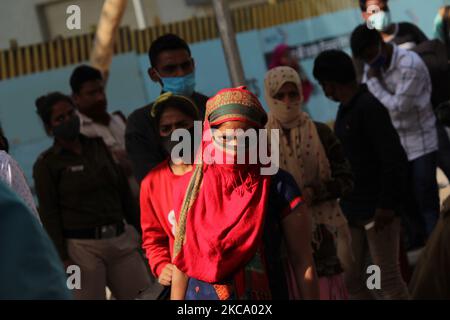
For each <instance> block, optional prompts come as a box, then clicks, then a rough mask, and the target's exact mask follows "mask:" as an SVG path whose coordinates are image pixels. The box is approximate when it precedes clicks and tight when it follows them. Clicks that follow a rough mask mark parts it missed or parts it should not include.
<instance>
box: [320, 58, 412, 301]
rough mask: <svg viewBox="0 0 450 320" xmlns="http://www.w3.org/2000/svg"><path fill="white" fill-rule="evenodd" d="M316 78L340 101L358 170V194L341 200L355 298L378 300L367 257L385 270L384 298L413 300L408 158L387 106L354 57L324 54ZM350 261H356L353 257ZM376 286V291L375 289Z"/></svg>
mask: <svg viewBox="0 0 450 320" xmlns="http://www.w3.org/2000/svg"><path fill="white" fill-rule="evenodd" d="M314 77H315V78H316V79H317V80H318V81H319V83H320V85H321V86H322V88H323V90H324V92H325V94H326V96H327V97H328V98H329V99H331V100H334V101H336V102H340V103H341V105H340V106H339V111H338V115H337V118H336V123H335V131H336V135H337V137H338V138H339V139H340V140H341V142H342V145H343V147H344V151H345V153H346V156H347V159H348V160H349V161H350V164H351V166H352V169H353V174H354V177H355V180H354V181H355V186H354V189H353V192H352V193H351V194H350V195H348V196H345V197H343V198H342V199H341V202H340V204H341V207H342V210H343V212H344V214H345V215H346V217H347V219H348V222H349V225H350V230H351V237H352V251H353V259H352V258H351V255H349V254H345V257H343V258H342V260H343V261H342V262H343V265H344V270H345V278H346V284H347V288H348V290H349V294H350V296H351V298H355V299H371V298H373V295H372V292H370V289H373V288H372V287H370V286H369V285H368V284H370V283H369V280H367V283H366V277H367V273H366V268H365V261H366V258H367V257H366V255H367V253H369V254H370V258H371V260H372V262H373V264H374V265H375V266H378V267H379V269H378V270H379V272H380V273H381V274H379V276H378V277H379V278H381V279H380V280H381V283H380V284H379V285H376V282H375V285H374V288H376V289H380V290H379V292H380V293H381V295H382V296H383V298H387V299H408V297H409V294H408V289H407V287H406V284H405V283H404V282H403V280H402V276H401V273H400V268H399V264H398V261H399V243H400V218H399V217H398V215H399V214H400V212H401V208H402V202H403V201H402V200H403V199H402V198H403V196H404V189H405V183H406V178H407V158H406V154H405V152H404V150H403V147H402V145H401V143H400V138H399V136H398V134H397V131H396V130H395V128H394V127H393V125H392V122H391V119H390V117H389V114H388V112H387V110H386V108H385V107H384V106H383V105H382V104H381V103H380V101H378V100H377V99H376V98H375V97H374V96H373V95H372V94H371V93H370V92H369V90H368V89H367V86H366V85H364V84H362V85H359V84H358V83H357V81H356V72H355V69H354V67H353V62H352V59H351V58H350V57H349V56H348V55H347V54H346V53H344V52H342V51H337V50H330V51H325V52H322V53H321V54H320V55H319V56H318V57H317V59H316V61H315V65H314ZM349 257H350V258H349ZM369 287H370V288H369Z"/></svg>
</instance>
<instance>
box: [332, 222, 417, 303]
mask: <svg viewBox="0 0 450 320" xmlns="http://www.w3.org/2000/svg"><path fill="white" fill-rule="evenodd" d="M367 222H369V221H367ZM400 228H401V226H400V219H399V218H396V219H395V220H394V221H393V222H392V223H391V224H390V225H389V226H386V227H385V228H384V229H382V230H380V231H378V232H375V229H374V228H371V229H369V230H365V228H364V224H361V225H360V226H350V232H351V238H352V239H351V243H352V245H351V248H352V253H344V254H342V253H341V254H340V259H341V262H342V265H343V268H344V278H345V283H346V286H347V289H348V292H349V296H350V299H357V300H371V299H374V298H375V297H376V296H381V297H382V298H383V299H395V300H400V299H402V300H403V299H409V293H408V288H407V286H406V284H405V282H404V281H403V278H402V275H401V272H400V264H399V246H400ZM368 255H370V256H368ZM368 258H370V260H371V264H374V265H377V266H379V267H380V273H381V279H380V280H381V281H380V283H381V288H380V290H370V289H369V288H368V286H367V283H366V281H367V278H368V277H369V276H370V275H371V274H367V272H366V271H367V259H368ZM374 291H376V292H374Z"/></svg>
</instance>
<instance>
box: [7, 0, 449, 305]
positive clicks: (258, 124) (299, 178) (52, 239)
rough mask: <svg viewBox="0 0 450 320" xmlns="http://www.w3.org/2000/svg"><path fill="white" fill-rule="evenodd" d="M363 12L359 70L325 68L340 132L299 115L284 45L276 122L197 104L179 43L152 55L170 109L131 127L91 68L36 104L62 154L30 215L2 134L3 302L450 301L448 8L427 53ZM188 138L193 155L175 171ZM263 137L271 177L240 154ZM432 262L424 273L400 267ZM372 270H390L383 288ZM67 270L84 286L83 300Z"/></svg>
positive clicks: (321, 65) (271, 75) (221, 105)
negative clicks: (411, 254)
mask: <svg viewBox="0 0 450 320" xmlns="http://www.w3.org/2000/svg"><path fill="white" fill-rule="evenodd" d="M359 3H360V6H361V11H362V17H363V18H364V19H365V20H366V22H364V23H363V24H361V25H360V26H357V27H356V28H355V30H354V31H353V33H352V35H351V39H350V43H351V52H352V56H350V55H349V54H347V53H346V52H344V51H340V50H326V51H323V52H321V53H320V54H319V55H318V56H317V57H316V59H315V61H314V68H313V76H314V78H315V80H316V81H317V83H318V84H319V85H320V87H321V88H322V91H323V94H325V96H326V97H327V98H329V99H330V100H332V101H335V102H337V103H339V108H338V113H337V116H336V120H335V122H334V128H331V127H330V126H329V125H327V124H324V123H320V122H316V121H314V120H313V119H311V117H310V116H309V115H308V113H307V112H305V109H304V105H305V103H306V102H307V101H309V99H310V96H311V94H312V93H313V91H314V86H313V84H312V82H311V81H310V80H309V79H308V78H307V77H306V75H305V73H304V72H303V70H302V68H301V66H300V64H299V63H298V60H297V59H295V58H294V57H293V56H292V55H291V52H290V49H289V47H288V46H287V45H284V44H283V45H280V46H278V47H277V48H276V50H275V51H274V54H273V57H272V61H271V63H270V66H269V70H268V71H267V73H266V76H265V79H264V98H265V99H264V100H265V103H266V104H267V105H266V106H263V102H262V101H260V100H259V99H258V97H257V96H255V95H254V94H253V93H252V92H250V91H249V90H247V88H246V87H237V88H224V89H222V90H220V91H219V92H217V93H216V94H215V95H214V96H212V97H207V96H205V95H203V94H201V93H199V92H197V91H196V90H195V66H196V64H195V61H194V58H193V57H192V55H191V50H190V48H189V46H188V44H187V43H186V42H185V41H184V40H183V39H181V38H180V37H178V36H176V35H174V34H166V35H164V36H161V37H159V38H158V39H156V40H155V41H154V42H153V43H152V44H151V47H150V49H149V53H148V56H149V62H150V68H149V69H148V76H149V78H150V79H151V80H152V81H154V82H155V83H158V84H159V85H160V86H161V95H160V96H159V97H157V98H156V99H155V101H154V102H152V103H150V104H149V105H146V106H144V107H142V108H139V109H137V110H135V111H134V112H133V113H131V115H130V116H129V117H128V118H126V117H125V116H124V115H123V114H122V113H121V112H120V111H119V112H113V113H111V112H110V111H109V107H108V101H107V98H106V94H105V81H104V78H103V76H102V74H101V73H100V71H99V70H97V69H95V68H93V67H90V66H87V65H82V66H78V67H76V68H75V69H74V71H73V72H72V75H71V77H70V80H69V82H70V87H71V90H72V93H71V94H70V96H69V95H65V94H63V93H60V92H51V93H48V94H45V95H43V96H41V97H39V98H38V99H37V100H36V103H35V105H36V111H37V114H38V116H39V117H40V119H41V120H42V124H43V127H44V129H45V131H46V132H47V134H48V135H49V137H51V138H52V139H53V145H52V146H51V147H50V148H49V149H48V150H46V151H44V152H43V153H42V154H41V155H40V156H39V158H38V159H37V160H36V162H35V164H34V167H33V180H34V189H35V191H36V197H37V204H36V203H35V200H34V198H33V195H32V193H31V191H30V188H29V186H28V184H27V182H26V179H25V177H24V174H23V172H22V170H21V169H20V167H19V165H18V164H17V163H16V161H15V160H14V159H13V158H12V157H11V156H10V155H9V154H8V150H9V145H8V140H7V138H6V137H5V134H4V133H3V132H2V131H0V150H1V151H0V180H1V181H0V208H1V210H0V211H1V214H0V220H1V222H0V229H1V232H0V238H1V239H2V241H1V243H2V248H3V247H4V248H5V250H3V249H2V250H1V251H0V253H1V255H2V257H1V259H2V263H1V264H0V282H1V283H2V287H1V288H0V298H31V299H32V298H38V299H44V298H57V299H69V298H75V299H105V298H106V292H107V291H106V290H105V289H106V288H108V289H109V291H110V295H111V297H112V298H114V299H143V298H145V297H148V296H152V298H155V299H173V300H183V299H186V300H238V299H239V300H240V299H247V300H248V299H250V300H268V299H275V300H288V299H290V300H299V299H308V300H309V299H311V300H314V299H320V300H347V299H404V300H406V299H448V298H450V281H449V277H448V276H447V275H446V274H445V272H446V270H448V267H449V266H450V246H449V244H448V243H449V242H448V241H446V240H447V239H449V235H450V229H449V223H448V216H449V214H448V212H449V211H450V205H449V204H448V203H449V201H447V202H446V203H447V205H445V204H444V206H443V209H442V213H441V212H440V211H441V210H440V199H439V185H438V182H437V178H436V170H437V168H438V167H439V168H441V169H442V171H443V172H444V173H445V174H446V175H447V177H449V178H450V139H449V135H448V131H447V129H446V126H445V122H446V121H448V120H446V119H445V115H446V114H448V113H446V111H448V108H450V107H449V105H450V69H449V68H448V61H449V57H450V48H449V46H450V40H449V39H450V33H449V30H450V29H449V28H450V8H449V7H445V8H443V9H441V10H440V11H439V13H438V15H437V18H436V20H435V36H436V38H437V39H435V40H429V39H427V37H426V36H425V35H424V33H423V32H422V31H421V30H420V29H419V28H418V27H417V26H415V25H413V24H411V23H406V22H404V23H392V22H391V20H390V10H389V6H388V4H389V2H388V0H360V1H359ZM373 7H376V8H378V9H377V10H375V11H373V12H371V11H370V10H368V9H370V8H373ZM447 48H448V49H449V50H447ZM200 63H201V62H200ZM315 94H321V93H318V92H316V93H315ZM309 107H310V108H314V106H313V105H309ZM266 110H267V111H266ZM199 127H200V129H202V130H201V133H200V134H199V133H198V132H197V130H196V129H198V128H199ZM262 129H267V130H268V131H264V130H262ZM179 130H181V131H183V130H184V132H187V133H189V134H188V135H187V136H184V138H183V139H182V142H183V144H184V145H186V144H187V145H188V146H189V147H188V148H187V149H188V150H186V149H183V150H182V154H181V155H180V154H179V156H175V154H176V153H175V152H174V150H175V149H177V146H178V144H179V143H180V141H179V140H176V139H174V135H175V133H176V132H179ZM252 130H260V132H269V134H267V135H266V136H264V135H263V136H262V137H263V138H262V139H263V140H264V139H265V142H267V145H269V146H271V147H275V149H276V150H278V152H277V155H278V159H277V166H278V167H279V170H277V172H276V173H275V174H262V173H261V172H262V170H261V169H263V168H264V167H266V166H267V163H264V161H262V159H259V158H258V159H256V161H249V159H250V158H251V156H252V155H253V154H258V151H259V150H260V149H261V148H262V147H263V145H265V144H266V143H263V141H261V135H260V140H258V143H256V144H254V145H250V144H249V143H245V141H246V140H245V133H246V132H250V131H252ZM270 132H276V133H277V134H275V135H272V134H270ZM243 136H244V138H243ZM175 140H176V141H175ZM243 142H244V143H243ZM239 150H244V160H245V161H244V162H243V163H241V162H238V161H237V159H238V154H239ZM271 150H273V149H271ZM23 235H26V236H23ZM422 247H425V248H424V249H423V253H422V257H421V258H420V259H419V261H418V263H417V266H415V269H414V270H413V269H412V268H411V267H412V266H410V265H409V263H408V260H407V258H406V252H407V250H411V249H417V248H422ZM19 253H20V254H19ZM3 256H4V257H3ZM369 265H375V266H378V267H379V270H380V272H381V274H380V283H381V285H380V286H379V287H378V288H376V289H375V290H373V288H370V287H369V286H368V285H367V278H368V273H367V270H368V269H367V267H368V266H369ZM70 266H77V267H79V269H80V277H81V279H80V283H81V285H80V286H79V288H75V289H72V290H69V289H68V286H67V283H66V278H67V274H66V270H67V268H69V267H70ZM412 272H413V275H412V277H411V273H412Z"/></svg>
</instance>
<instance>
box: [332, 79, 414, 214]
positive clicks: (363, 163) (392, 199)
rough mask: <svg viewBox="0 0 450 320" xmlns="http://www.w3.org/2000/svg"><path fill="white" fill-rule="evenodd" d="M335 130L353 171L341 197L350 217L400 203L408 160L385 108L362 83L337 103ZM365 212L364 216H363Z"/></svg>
mask: <svg viewBox="0 0 450 320" xmlns="http://www.w3.org/2000/svg"><path fill="white" fill-rule="evenodd" d="M335 132H336V135H337V136H338V138H339V140H340V141H341V142H342V145H343V146H344V152H345V154H346V156H347V159H348V160H349V161H350V165H351V166H352V170H353V174H354V183H355V185H354V189H353V192H352V193H350V194H349V195H348V196H345V197H343V198H342V199H341V205H342V208H343V211H344V213H345V214H346V215H347V216H348V217H349V218H350V219H349V220H351V218H352V217H355V215H356V216H358V217H359V218H371V217H372V216H373V214H374V211H375V209H377V208H381V209H394V210H397V211H398V209H399V208H400V207H401V204H402V200H403V197H404V194H405V193H404V192H405V187H406V181H407V164H408V162H407V161H408V160H407V157H406V154H405V151H404V149H403V147H402V145H401V143H400V138H399V136H398V133H397V131H396V130H395V128H394V127H393V125H392V122H391V118H390V116H389V113H388V111H387V110H386V108H385V107H384V106H383V105H382V104H381V102H380V101H379V100H378V99H376V98H375V97H374V96H373V95H372V94H371V93H370V92H369V90H368V88H367V86H366V85H365V84H363V85H360V89H359V91H358V93H357V94H356V96H355V97H353V99H352V100H351V102H350V103H349V104H348V105H345V106H344V105H341V106H340V107H339V111H338V115H337V119H336V123H335ZM363 216H364V217H363Z"/></svg>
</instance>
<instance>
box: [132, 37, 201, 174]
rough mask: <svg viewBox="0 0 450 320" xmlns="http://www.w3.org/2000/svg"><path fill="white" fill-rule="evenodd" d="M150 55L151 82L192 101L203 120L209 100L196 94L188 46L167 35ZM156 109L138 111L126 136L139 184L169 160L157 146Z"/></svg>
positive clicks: (193, 70)
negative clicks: (152, 112)
mask: <svg viewBox="0 0 450 320" xmlns="http://www.w3.org/2000/svg"><path fill="white" fill-rule="evenodd" d="M148 55H149V58H150V64H151V67H150V68H149V69H148V75H149V77H150V79H151V80H152V81H153V82H157V83H159V84H160V85H161V87H162V92H172V93H173V94H175V95H180V96H185V97H189V98H191V99H192V100H193V101H194V102H195V104H196V105H197V107H198V108H199V112H200V116H201V119H203V118H204V114H205V106H206V101H207V100H208V98H207V97H206V96H204V95H202V94H200V93H198V92H195V62H194V59H193V58H192V56H191V50H190V49H189V46H188V45H187V43H186V42H185V41H184V40H183V39H181V38H179V37H178V36H176V35H174V34H166V35H164V36H161V37H159V38H158V39H156V40H155V41H154V42H153V43H152V45H151V46H150V50H149V53H148ZM152 105H153V103H151V104H150V105H147V106H144V107H142V108H140V109H137V110H136V111H134V112H133V113H132V114H131V115H130V116H129V118H128V123H127V129H126V134H125V144H126V149H127V153H128V156H129V157H130V159H131V162H132V165H133V170H134V174H135V176H136V178H137V180H138V181H139V182H141V181H142V180H143V179H144V177H145V176H146V175H147V174H148V173H149V172H150V170H151V169H153V168H154V167H155V166H156V165H158V164H159V163H160V162H162V161H164V160H165V159H166V156H167V155H166V152H165V150H163V149H162V148H161V147H160V146H159V144H158V143H157V141H158V131H157V130H156V124H155V122H154V119H152V117H150V111H151V107H152Z"/></svg>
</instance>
